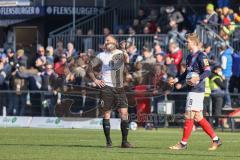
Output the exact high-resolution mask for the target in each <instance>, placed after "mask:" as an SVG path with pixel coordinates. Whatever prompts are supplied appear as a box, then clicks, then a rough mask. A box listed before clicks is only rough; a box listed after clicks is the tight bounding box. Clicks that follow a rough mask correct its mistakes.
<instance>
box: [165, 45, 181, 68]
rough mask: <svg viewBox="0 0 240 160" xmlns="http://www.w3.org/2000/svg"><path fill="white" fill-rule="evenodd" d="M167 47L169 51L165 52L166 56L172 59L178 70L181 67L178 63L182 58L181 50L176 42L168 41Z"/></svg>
mask: <svg viewBox="0 0 240 160" xmlns="http://www.w3.org/2000/svg"><path fill="white" fill-rule="evenodd" d="M168 48H169V53H168V54H167V56H168V57H170V58H172V59H173V60H174V64H175V65H176V67H177V70H178V72H179V71H180V67H181V66H180V65H181V62H182V58H183V53H182V50H181V49H180V48H179V46H178V44H177V43H176V42H170V43H169V46H168Z"/></svg>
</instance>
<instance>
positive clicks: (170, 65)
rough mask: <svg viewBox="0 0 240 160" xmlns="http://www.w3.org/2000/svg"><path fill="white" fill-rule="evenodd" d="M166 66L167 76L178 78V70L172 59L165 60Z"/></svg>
mask: <svg viewBox="0 0 240 160" xmlns="http://www.w3.org/2000/svg"><path fill="white" fill-rule="evenodd" d="M165 65H166V67H167V74H168V75H171V76H172V77H176V76H177V73H178V70H177V67H176V65H175V64H174V62H173V59H171V58H170V57H168V56H167V57H166V58H165Z"/></svg>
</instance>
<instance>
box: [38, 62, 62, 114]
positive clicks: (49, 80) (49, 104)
mask: <svg viewBox="0 0 240 160" xmlns="http://www.w3.org/2000/svg"><path fill="white" fill-rule="evenodd" d="M44 68H45V69H44V71H43V72H42V73H41V78H42V87H41V90H43V91H48V92H45V93H43V94H42V95H41V101H42V105H41V115H42V116H46V112H47V110H48V115H49V116H55V115H54V109H55V104H56V101H57V97H56V95H54V94H53V93H54V92H53V91H54V90H55V89H56V87H57V86H56V82H57V78H58V75H57V74H56V73H55V72H54V70H53V64H52V63H48V62H47V63H46V64H45V67H44Z"/></svg>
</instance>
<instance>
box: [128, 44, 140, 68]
mask: <svg viewBox="0 0 240 160" xmlns="http://www.w3.org/2000/svg"><path fill="white" fill-rule="evenodd" d="M127 43H128V45H127V53H128V56H129V63H130V66H131V68H130V70H133V67H134V64H135V63H136V61H137V59H138V57H140V53H139V51H138V50H137V47H136V46H135V45H134V44H133V43H131V42H127Z"/></svg>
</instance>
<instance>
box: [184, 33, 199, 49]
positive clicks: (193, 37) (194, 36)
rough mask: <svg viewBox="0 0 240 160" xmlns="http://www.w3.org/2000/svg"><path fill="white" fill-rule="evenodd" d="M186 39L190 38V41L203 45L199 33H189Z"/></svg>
mask: <svg viewBox="0 0 240 160" xmlns="http://www.w3.org/2000/svg"><path fill="white" fill-rule="evenodd" d="M186 39H189V40H190V41H192V42H194V43H195V44H196V45H197V46H199V47H201V45H202V43H201V41H200V39H199V37H198V34H197V33H189V34H187V35H186Z"/></svg>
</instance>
